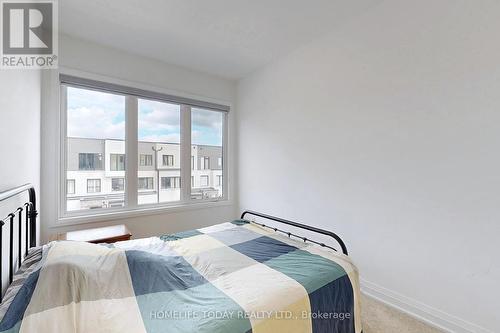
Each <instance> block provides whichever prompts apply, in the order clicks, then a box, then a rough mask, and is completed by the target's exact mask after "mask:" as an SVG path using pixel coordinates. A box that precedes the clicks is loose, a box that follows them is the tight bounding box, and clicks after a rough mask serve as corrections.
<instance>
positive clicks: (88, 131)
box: [67, 107, 125, 140]
mask: <svg viewBox="0 0 500 333" xmlns="http://www.w3.org/2000/svg"><path fill="white" fill-rule="evenodd" d="M119 117H120V115H119V114H117V112H114V111H109V110H104V109H102V108H86V107H80V108H74V109H68V128H67V132H68V136H69V137H79V138H94V139H122V140H123V139H125V120H121V121H120V120H117V118H119Z"/></svg>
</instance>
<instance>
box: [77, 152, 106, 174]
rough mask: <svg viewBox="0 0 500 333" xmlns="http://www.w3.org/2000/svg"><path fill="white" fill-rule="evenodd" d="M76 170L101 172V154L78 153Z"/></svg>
mask: <svg viewBox="0 0 500 333" xmlns="http://www.w3.org/2000/svg"><path fill="white" fill-rule="evenodd" d="M78 170H102V154H94V153H78Z"/></svg>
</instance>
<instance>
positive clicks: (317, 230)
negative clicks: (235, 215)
mask: <svg viewBox="0 0 500 333" xmlns="http://www.w3.org/2000/svg"><path fill="white" fill-rule="evenodd" d="M246 214H249V215H253V216H257V217H261V218H264V219H268V220H271V221H276V222H279V223H283V224H287V225H291V226H292V227H295V228H300V229H304V230H307V231H312V232H315V233H318V234H322V235H326V236H330V237H332V238H333V239H335V240H336V241H337V243H338V244H339V245H340V248H341V249H342V253H344V254H345V255H348V253H347V246H345V243H344V241H343V240H342V238H340V237H339V236H338V235H337V234H335V233H333V232H331V231H328V230H324V229H320V228H316V227H312V226H310V225H307V224H302V223H298V222H293V221H289V220H285V219H283V218H281V217H276V216H271V215H268V214H264V213H259V212H255V211H253V210H246V211H244V212H243V213H242V214H241V219H244V218H245V215H246ZM253 223H256V224H258V225H260V226H262V227H266V228H270V229H273V230H274V231H276V232H281V233H284V234H286V235H288V237H290V236H294V237H297V238H300V239H302V240H303V241H304V242H311V243H315V244H318V245H320V246H322V247H327V248H329V249H332V250H335V251H337V249H335V248H333V247H331V246H328V245H326V244H324V243H320V242H316V241H314V240H312V239H308V238H306V237H302V236H299V235H295V234H293V233H291V232H288V231H284V230H281V229H278V228H275V227H271V226H268V225H265V224H262V223H257V222H253Z"/></svg>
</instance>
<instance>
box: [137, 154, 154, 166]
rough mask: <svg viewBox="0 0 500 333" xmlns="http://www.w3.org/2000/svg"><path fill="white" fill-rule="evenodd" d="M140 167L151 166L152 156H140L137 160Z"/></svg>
mask: <svg viewBox="0 0 500 333" xmlns="http://www.w3.org/2000/svg"><path fill="white" fill-rule="evenodd" d="M139 165H140V166H152V165H153V155H146V154H141V155H140V158H139Z"/></svg>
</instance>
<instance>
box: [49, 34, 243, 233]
mask: <svg viewBox="0 0 500 333" xmlns="http://www.w3.org/2000/svg"><path fill="white" fill-rule="evenodd" d="M59 49H60V57H59V64H60V66H61V70H62V71H65V72H66V73H70V74H75V73H85V74H87V73H90V74H92V75H94V74H96V75H97V76H99V77H103V78H104V79H106V78H110V79H113V80H119V81H120V82H130V83H133V84H135V85H138V86H140V87H143V86H148V87H153V88H155V89H157V88H158V89H161V90H162V91H163V90H164V91H168V92H169V93H174V94H175V93H177V94H179V95H182V96H189V97H195V98H200V99H204V100H208V101H216V102H219V103H229V104H231V105H233V104H234V103H235V95H236V84H235V82H234V81H230V80H226V79H222V78H219V77H215V76H211V75H208V74H204V73H198V72H194V71H191V70H188V69H185V68H181V67H176V66H172V65H169V64H166V63H162V62H159V61H156V60H151V59H147V58H144V57H139V56H135V55H132V54H126V53H124V52H122V51H118V50H115V49H111V48H108V47H105V46H102V45H97V44H94V43H90V42H86V41H83V40H77V39H73V38H70V37H68V36H60V40H59ZM77 75H78V74H77ZM54 80H57V73H53V72H52V73H47V75H44V77H43V79H42V82H43V92H42V101H43V110H44V111H46V112H44V113H43V117H42V130H43V135H42V171H41V172H42V184H41V187H42V189H41V190H42V197H44V198H54V200H50V202H46V204H45V205H44V206H43V211H42V212H43V215H42V221H43V223H42V230H41V237H42V240H44V241H45V240H47V239H49V237H50V236H51V235H53V234H56V233H59V232H64V231H68V230H75V229H82V228H89V227H97V226H103V225H112V224H121V223H124V224H126V225H127V226H128V227H129V229H130V230H131V231H132V233H133V236H134V238H138V237H146V236H152V235H159V234H163V233H168V232H176V231H181V230H188V229H193V228H199V227H202V226H208V225H211V224H215V223H221V222H225V221H227V220H230V219H233V218H235V216H236V213H237V212H236V210H235V206H234V204H232V202H231V203H230V204H228V205H225V206H222V205H221V206H219V207H215V208H214V207H212V208H204V209H197V210H188V211H178V210H177V211H175V212H171V213H164V214H155V215H142V216H141V217H139V218H137V217H133V218H127V219H116V220H108V221H102V222H99V223H92V224H82V225H76V226H65V227H60V226H57V225H56V223H55V222H56V220H57V215H58V214H57V196H56V190H57V186H58V171H57V168H58V165H57V163H56V161H57V158H55V156H58V154H59V150H58V138H59V136H58V135H59V134H58V133H59V132H58V131H59V125H58V124H59V114H58V105H57V103H58V101H57V98H55V99H54V96H58V90H57V85H54V84H53V82H54ZM234 114H235V110H234V108H233V109H232V110H231V114H230V116H229V142H231V141H232V136H233V135H234V133H233V128H234V120H233V119H234ZM229 149H230V158H229V163H230V169H229V173H230V177H231V178H234V177H235V174H234V169H235V165H234V161H233V159H234V156H235V153H234V145H232V146H230V147H229ZM229 190H230V192H231V194H232V199H233V202H234V198H235V191H234V187H233V184H230V186H229Z"/></svg>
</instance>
